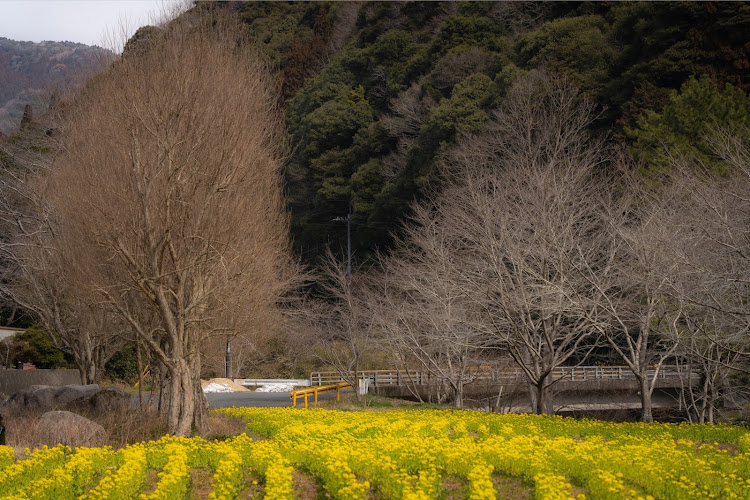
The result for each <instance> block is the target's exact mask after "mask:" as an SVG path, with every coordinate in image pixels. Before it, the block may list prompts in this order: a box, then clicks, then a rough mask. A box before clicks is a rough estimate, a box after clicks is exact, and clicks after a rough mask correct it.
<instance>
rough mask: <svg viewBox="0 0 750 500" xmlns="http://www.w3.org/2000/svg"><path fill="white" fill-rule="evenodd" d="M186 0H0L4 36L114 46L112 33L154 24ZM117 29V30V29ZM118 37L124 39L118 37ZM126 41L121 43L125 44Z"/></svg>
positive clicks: (17, 38) (19, 39)
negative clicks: (168, 10)
mask: <svg viewBox="0 0 750 500" xmlns="http://www.w3.org/2000/svg"><path fill="white" fill-rule="evenodd" d="M180 4H185V1H184V0H0V37H4V38H10V39H12V40H18V41H31V42H41V41H43V40H50V41H55V42H62V41H69V42H78V43H84V44H86V45H99V46H105V47H107V48H111V47H110V45H111V44H110V42H109V41H108V40H110V39H111V37H112V34H113V33H115V32H119V27H120V26H122V25H123V21H124V22H125V24H124V26H126V28H127V30H126V31H127V33H126V35H125V36H126V38H125V39H126V40H127V38H128V37H130V36H131V35H132V34H133V33H134V32H135V30H136V29H138V28H139V27H140V26H143V25H145V24H151V23H152V22H153V20H154V18H155V16H156V18H158V17H159V13H160V12H162V11H163V10H164V9H165V8H166V9H170V8H172V7H173V6H176V5H180ZM113 30H115V31H113ZM118 38H122V37H121V36H118ZM122 43H123V42H122V41H120V42H119V46H120V47H121V45H122Z"/></svg>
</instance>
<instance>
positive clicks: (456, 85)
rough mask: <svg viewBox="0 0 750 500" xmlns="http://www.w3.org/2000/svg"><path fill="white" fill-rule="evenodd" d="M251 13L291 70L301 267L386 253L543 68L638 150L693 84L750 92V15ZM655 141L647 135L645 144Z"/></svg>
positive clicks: (512, 5) (275, 56)
mask: <svg viewBox="0 0 750 500" xmlns="http://www.w3.org/2000/svg"><path fill="white" fill-rule="evenodd" d="M220 8H227V9H231V10H234V11H236V12H238V13H239V15H240V16H241V17H242V19H243V20H244V22H246V23H247V26H248V28H249V30H250V32H251V34H252V35H253V37H254V38H255V39H256V40H257V41H258V42H260V43H261V44H262V47H263V50H264V51H265V53H266V56H267V58H268V60H269V62H270V63H271V64H272V66H273V67H274V68H275V69H276V70H277V71H278V77H279V95H280V101H281V103H282V105H283V106H284V108H285V110H286V125H287V129H288V133H289V138H290V144H291V147H292V152H291V156H290V159H289V162H288V166H287V182H288V191H289V197H290V204H291V209H292V215H293V237H294V240H295V244H296V247H297V249H298V251H299V252H300V253H301V255H302V257H303V259H305V260H313V259H314V258H315V257H316V256H318V255H320V253H321V252H322V251H323V250H324V248H325V247H327V246H331V247H333V248H334V250H335V251H337V252H338V251H342V250H343V247H344V245H345V242H346V225H345V224H344V223H342V220H341V219H342V218H345V217H346V216H347V214H348V213H349V212H350V211H351V222H352V240H353V246H354V248H355V250H356V251H357V254H358V255H359V257H360V258H364V257H365V256H366V255H368V254H370V253H371V252H372V251H373V250H374V249H376V248H381V249H387V248H388V246H389V245H390V241H391V237H390V233H391V232H393V231H395V230H397V229H398V227H399V224H400V223H401V221H402V220H403V219H404V217H406V216H408V214H409V207H410V205H411V203H413V201H414V200H419V199H421V198H422V197H424V196H425V195H426V194H427V193H428V192H429V191H430V190H431V189H434V188H436V187H437V186H438V183H439V182H438V181H439V170H440V164H441V163H442V162H443V161H444V159H445V158H446V157H447V156H448V155H449V154H450V152H451V150H452V149H453V147H454V145H455V144H456V142H457V140H459V139H461V138H464V137H470V136H472V135H475V134H482V133H485V132H486V131H487V130H488V129H489V127H490V125H491V123H492V120H493V109H494V108H496V107H497V106H498V105H499V104H500V103H502V102H503V99H504V96H505V93H506V91H507V89H508V88H509V86H510V85H511V84H512V83H513V81H514V80H515V79H516V78H518V77H519V76H523V75H524V74H526V73H527V72H529V71H534V70H541V71H546V72H548V73H551V74H554V75H559V76H563V77H565V78H567V79H568V80H569V81H571V82H572V83H573V84H575V85H576V86H578V87H579V88H580V89H581V90H582V91H583V92H584V93H585V95H586V96H588V97H589V98H591V99H593V100H594V101H595V102H596V103H597V104H598V109H599V112H600V118H599V119H598V120H597V121H596V123H595V125H594V127H595V129H596V132H597V133H598V134H600V135H603V136H606V137H610V138H612V139H613V140H615V141H618V142H626V143H629V144H631V145H632V141H633V137H636V136H637V135H638V134H637V133H634V132H630V133H628V131H630V130H631V129H632V128H633V127H637V126H638V125H637V123H638V119H639V117H643V116H645V115H646V114H647V112H657V113H658V112H660V111H661V110H662V108H663V107H664V106H665V105H666V104H667V103H668V102H670V93H671V92H675V91H677V90H678V89H680V88H681V87H682V86H683V85H684V84H685V83H686V82H688V81H689V79H690V78H691V77H702V76H705V77H706V78H708V80H706V81H708V82H710V83H709V85H711V86H713V87H714V88H715V89H716V91H717V92H721V91H723V89H724V88H725V87H726V86H727V85H731V86H733V87H732V88H736V89H738V90H740V91H741V90H745V91H746V90H747V89H748V88H750V71H748V70H749V69H750V38H749V36H748V33H750V5H748V4H745V3H675V2H659V3H619V2H615V3H611V2H606V3H588V2H564V3H561V2H551V3H531V2H528V3H516V2H507V3H506V2H370V3H348V2H310V3H297V2H290V3H281V2H267V3H266V2H250V3H229V4H228V5H226V6H224V7H221V6H219V5H217V4H213V3H209V4H198V6H197V7H196V10H200V9H204V10H206V11H210V10H215V9H220ZM643 143H644V141H642V140H639V144H643Z"/></svg>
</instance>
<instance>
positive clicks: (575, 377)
mask: <svg viewBox="0 0 750 500" xmlns="http://www.w3.org/2000/svg"><path fill="white" fill-rule="evenodd" d="M654 373H655V370H649V371H648V374H647V376H648V377H653V376H654ZM686 376H687V371H686V369H685V368H684V367H680V366H677V365H665V366H662V367H661V369H660V370H659V373H658V376H657V377H658V379H660V380H662V379H663V380H667V379H670V380H674V381H679V380H680V379H681V378H684V377H686ZM693 376H695V374H693ZM550 377H551V378H552V380H560V381H570V382H583V381H588V380H634V379H635V375H634V374H633V372H632V371H631V370H630V368H628V367H627V366H573V367H566V366H561V367H559V368H557V369H555V370H553V371H552V373H551V374H550ZM357 378H358V379H369V381H370V385H371V386H373V387H379V386H388V385H398V386H402V385H406V384H412V385H430V384H432V383H435V382H438V381H439V379H438V378H437V377H435V376H434V375H432V374H431V373H430V372H425V371H419V370H361V371H360V372H359V373H358V377H357ZM523 380H525V377H524V374H523V372H522V371H521V370H520V369H517V368H516V369H511V370H504V369H497V368H490V367H487V368H479V369H477V370H472V371H469V373H468V375H467V381H470V382H474V381H483V382H490V383H491V382H497V383H507V382H511V381H519V382H520V381H523ZM342 381H344V379H343V378H342V377H341V375H340V374H339V373H338V372H331V371H328V372H312V373H311V374H310V382H311V384H312V385H313V386H316V385H327V384H334V383H336V382H342Z"/></svg>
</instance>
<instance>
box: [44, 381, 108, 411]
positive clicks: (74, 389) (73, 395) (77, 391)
mask: <svg viewBox="0 0 750 500" xmlns="http://www.w3.org/2000/svg"><path fill="white" fill-rule="evenodd" d="M53 389H55V390H54V391H53V393H54V401H55V406H56V407H58V408H66V407H67V406H68V405H70V404H71V403H73V404H76V405H80V403H82V402H83V401H84V400H88V399H89V398H91V397H93V396H94V395H96V393H98V392H99V391H101V388H100V387H99V386H98V385H97V384H89V385H64V386H62V387H54V388H53Z"/></svg>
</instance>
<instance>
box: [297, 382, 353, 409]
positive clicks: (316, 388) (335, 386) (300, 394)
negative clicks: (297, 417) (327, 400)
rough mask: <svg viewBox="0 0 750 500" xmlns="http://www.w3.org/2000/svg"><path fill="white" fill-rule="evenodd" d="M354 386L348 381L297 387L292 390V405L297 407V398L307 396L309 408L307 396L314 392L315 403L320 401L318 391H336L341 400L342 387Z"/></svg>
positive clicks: (338, 399)
mask: <svg viewBox="0 0 750 500" xmlns="http://www.w3.org/2000/svg"><path fill="white" fill-rule="evenodd" d="M351 387H352V386H351V385H350V384H348V383H346V382H338V383H335V384H329V385H322V386H314V387H310V388H307V389H296V390H294V391H292V395H291V398H292V406H293V407H294V408H296V407H297V398H300V397H304V398H305V408H307V398H308V397H309V396H310V395H311V394H312V395H313V396H314V397H315V401H314V402H315V403H317V402H318V393H321V392H328V391H336V401H340V400H341V389H350V388H351Z"/></svg>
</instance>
